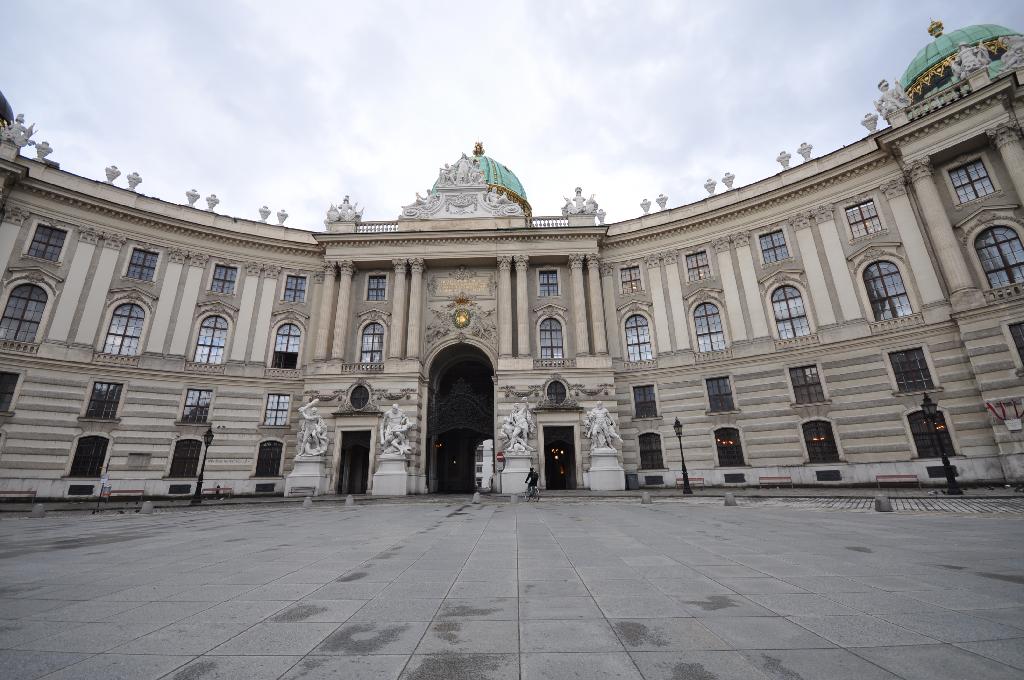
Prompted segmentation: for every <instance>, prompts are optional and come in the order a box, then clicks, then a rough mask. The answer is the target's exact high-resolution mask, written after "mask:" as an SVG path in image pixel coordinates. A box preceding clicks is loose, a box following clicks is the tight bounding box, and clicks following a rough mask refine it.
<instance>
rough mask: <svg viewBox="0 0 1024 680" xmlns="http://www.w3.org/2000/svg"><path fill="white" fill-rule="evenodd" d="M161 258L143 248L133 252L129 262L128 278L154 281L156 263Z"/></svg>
mask: <svg viewBox="0 0 1024 680" xmlns="http://www.w3.org/2000/svg"><path fill="white" fill-rule="evenodd" d="M159 257H160V256H159V255H158V254H157V253H153V252H150V251H148V250H142V249H141V248H136V249H135V250H133V251H132V258H131V260H130V261H129V262H128V274H127V276H128V278H129V279H138V280H139V281H152V280H153V279H154V278H155V277H156V261H157V260H158V259H159Z"/></svg>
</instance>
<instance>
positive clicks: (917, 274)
mask: <svg viewBox="0 0 1024 680" xmlns="http://www.w3.org/2000/svg"><path fill="white" fill-rule="evenodd" d="M881 189H882V193H884V194H885V199H886V200H887V201H888V202H889V207H890V208H891V209H892V214H893V218H894V219H895V220H896V228H897V229H899V232H900V238H901V239H902V240H903V247H904V249H905V250H906V251H907V259H908V260H910V268H911V269H912V270H913V276H914V280H915V281H916V282H917V290H918V291H919V292H920V294H921V301H922V302H923V303H924V304H926V305H927V304H930V303H932V302H939V301H942V300H945V296H944V295H943V294H942V287H941V286H940V285H939V276H938V274H937V273H936V272H935V266H934V265H933V264H932V258H931V257H930V256H929V255H928V247H927V246H926V245H925V242H924V232H923V231H922V230H921V225H920V224H919V223H918V221H917V216H916V215H915V214H914V208H913V206H911V205H910V197H909V196H907V186H906V180H904V179H903V178H902V177H896V178H893V179H891V180H889V181H888V182H885V183H884V184H882V186H881Z"/></svg>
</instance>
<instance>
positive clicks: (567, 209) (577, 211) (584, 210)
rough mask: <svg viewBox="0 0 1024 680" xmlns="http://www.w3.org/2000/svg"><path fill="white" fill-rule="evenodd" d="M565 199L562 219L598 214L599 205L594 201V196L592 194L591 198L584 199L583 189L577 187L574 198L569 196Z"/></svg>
mask: <svg viewBox="0 0 1024 680" xmlns="http://www.w3.org/2000/svg"><path fill="white" fill-rule="evenodd" d="M563 198H565V205H564V206H562V217H568V216H569V215H596V214H597V211H598V205H597V201H596V200H594V194H590V198H583V189H582V188H581V187H576V194H575V195H574V196H573V197H572V198H569V197H567V196H563Z"/></svg>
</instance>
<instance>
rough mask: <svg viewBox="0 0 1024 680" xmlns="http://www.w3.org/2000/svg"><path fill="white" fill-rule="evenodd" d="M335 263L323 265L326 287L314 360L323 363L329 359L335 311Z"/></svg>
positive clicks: (321, 304) (322, 299) (322, 295)
mask: <svg viewBox="0 0 1024 680" xmlns="http://www.w3.org/2000/svg"><path fill="white" fill-rule="evenodd" d="M334 269H335V267H334V263H333V262H325V263H324V264H323V278H324V287H323V290H322V292H321V294H320V314H319V317H320V318H318V319H317V327H316V351H315V353H314V358H315V359H316V360H317V361H323V360H324V359H327V358H328V355H327V351H328V349H327V348H328V343H329V342H330V338H331V311H332V310H333V309H334V277H335V274H334Z"/></svg>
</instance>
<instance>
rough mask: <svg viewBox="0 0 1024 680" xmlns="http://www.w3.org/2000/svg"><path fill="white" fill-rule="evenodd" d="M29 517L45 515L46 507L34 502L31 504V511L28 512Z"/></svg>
mask: <svg viewBox="0 0 1024 680" xmlns="http://www.w3.org/2000/svg"><path fill="white" fill-rule="evenodd" d="M28 516H29V517H46V508H44V507H43V504H42V503H36V504H35V505H33V506H32V512H30V513H29V514H28Z"/></svg>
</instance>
